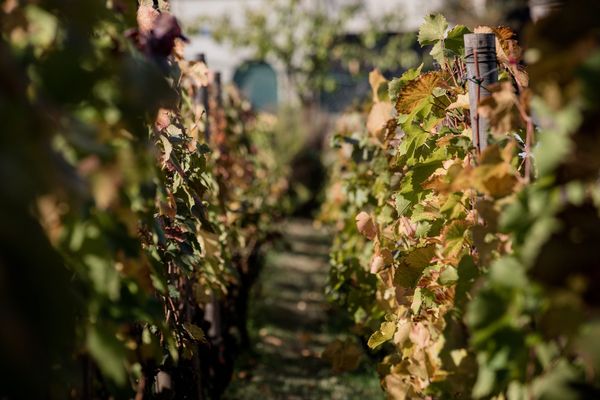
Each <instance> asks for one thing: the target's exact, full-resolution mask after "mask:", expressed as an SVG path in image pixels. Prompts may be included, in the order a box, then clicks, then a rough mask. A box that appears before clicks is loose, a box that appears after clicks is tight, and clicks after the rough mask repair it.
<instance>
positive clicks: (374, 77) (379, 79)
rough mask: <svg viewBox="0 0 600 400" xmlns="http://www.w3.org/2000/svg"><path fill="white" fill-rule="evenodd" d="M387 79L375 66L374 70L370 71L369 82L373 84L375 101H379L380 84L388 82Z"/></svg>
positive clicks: (372, 89)
mask: <svg viewBox="0 0 600 400" xmlns="http://www.w3.org/2000/svg"><path fill="white" fill-rule="evenodd" d="M386 82H387V79H385V77H384V76H383V75H381V72H379V69H377V68H375V69H374V70H373V71H371V72H370V73H369V84H370V85H371V91H372V92H373V102H375V103H377V102H379V94H378V91H379V86H381V85H382V84H384V83H386Z"/></svg>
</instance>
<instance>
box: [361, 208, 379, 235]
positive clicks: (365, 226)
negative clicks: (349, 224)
mask: <svg viewBox="0 0 600 400" xmlns="http://www.w3.org/2000/svg"><path fill="white" fill-rule="evenodd" d="M356 227H357V228H358V231H359V232H360V233H361V234H362V235H363V236H364V237H366V238H367V239H369V240H373V239H375V237H376V236H377V225H375V222H374V221H373V218H371V216H370V215H369V214H368V213H366V212H365V211H361V212H360V213H359V214H358V215H357V216H356Z"/></svg>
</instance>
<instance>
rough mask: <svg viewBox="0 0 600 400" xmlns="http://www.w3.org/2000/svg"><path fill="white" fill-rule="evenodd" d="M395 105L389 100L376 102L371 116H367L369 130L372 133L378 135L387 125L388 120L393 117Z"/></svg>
mask: <svg viewBox="0 0 600 400" xmlns="http://www.w3.org/2000/svg"><path fill="white" fill-rule="evenodd" d="M393 110H394V107H393V106H392V103H390V102H389V101H381V102H378V103H375V104H374V105H373V108H371V112H370V113H369V117H368V118H367V130H368V131H369V133H371V134H372V135H378V134H379V133H381V131H383V130H384V129H385V128H386V127H387V123H388V121H389V120H390V119H391V118H392V112H393Z"/></svg>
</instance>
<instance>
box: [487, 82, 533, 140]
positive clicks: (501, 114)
mask: <svg viewBox="0 0 600 400" xmlns="http://www.w3.org/2000/svg"><path fill="white" fill-rule="evenodd" d="M489 89H490V91H491V96H490V97H487V98H485V99H483V100H482V101H481V103H480V104H479V108H478V112H479V115H480V116H481V117H483V118H486V119H488V121H489V123H490V127H491V131H492V133H494V134H497V135H506V134H507V133H510V132H513V131H515V130H517V129H519V128H521V127H523V121H522V120H521V116H520V115H519V111H518V110H517V107H516V105H517V102H518V98H517V95H516V93H515V90H514V88H513V85H512V83H511V82H501V83H498V84H495V85H492V86H491V87H490V88H489Z"/></svg>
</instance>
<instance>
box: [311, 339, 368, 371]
mask: <svg viewBox="0 0 600 400" xmlns="http://www.w3.org/2000/svg"><path fill="white" fill-rule="evenodd" d="M362 356H363V352H362V350H361V349H360V347H358V346H357V345H356V344H355V343H354V342H353V341H352V340H351V339H346V340H345V341H343V342H342V341H341V340H339V339H336V340H335V341H333V342H331V343H329V344H328V345H327V347H326V348H325V350H324V351H323V354H322V355H321V358H323V359H324V360H326V361H328V362H329V363H330V364H331V367H332V369H333V371H334V372H336V373H337V372H349V371H354V370H355V369H356V368H358V365H359V364H360V360H361V359H362Z"/></svg>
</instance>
